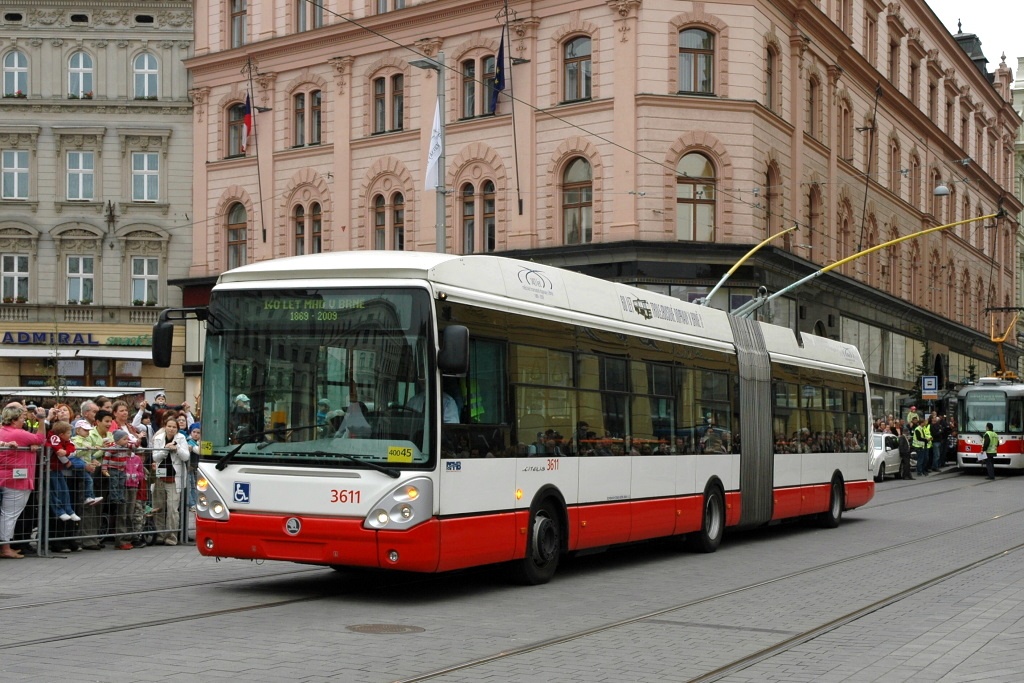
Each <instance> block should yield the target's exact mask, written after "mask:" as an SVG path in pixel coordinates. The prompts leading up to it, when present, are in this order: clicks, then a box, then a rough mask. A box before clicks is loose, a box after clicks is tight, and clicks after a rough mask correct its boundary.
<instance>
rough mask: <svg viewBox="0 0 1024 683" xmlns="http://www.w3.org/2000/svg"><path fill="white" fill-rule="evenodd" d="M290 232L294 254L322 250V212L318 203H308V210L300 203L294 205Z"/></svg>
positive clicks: (315, 252)
mask: <svg viewBox="0 0 1024 683" xmlns="http://www.w3.org/2000/svg"><path fill="white" fill-rule="evenodd" d="M292 233H293V235H294V237H295V255H296V256H301V255H303V254H319V253H320V252H321V251H323V213H322V211H321V209H320V204H319V203H317V202H313V203H312V204H310V205H309V211H306V207H304V206H302V205H301V204H297V205H296V206H295V208H294V209H293V210H292Z"/></svg>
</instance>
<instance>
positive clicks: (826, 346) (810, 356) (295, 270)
mask: <svg viewBox="0 0 1024 683" xmlns="http://www.w3.org/2000/svg"><path fill="white" fill-rule="evenodd" d="M339 278H344V279H352V278H366V279H414V280H425V281H427V282H430V283H432V286H433V287H434V289H435V290H437V291H443V292H444V293H445V294H446V295H447V296H448V297H449V298H450V299H451V300H453V301H464V302H467V303H469V302H471V303H482V304H484V305H490V306H501V307H505V308H509V309H513V308H516V309H520V310H525V311H532V312H534V313H535V314H543V313H544V309H548V314H551V315H557V312H558V311H566V312H572V317H573V318H574V319H579V318H583V319H584V324H585V319H587V318H590V319H592V320H595V321H596V319H603V320H605V321H615V322H616V323H619V324H622V323H625V324H626V325H628V326H630V327H634V328H635V327H639V328H642V329H634V330H633V331H634V332H635V333H643V332H644V330H646V333H647V334H650V335H652V336H662V335H666V336H674V335H683V336H685V337H688V338H690V339H691V340H694V341H700V340H704V341H705V343H707V342H708V341H710V342H712V343H718V344H729V345H731V344H732V343H733V340H732V328H731V327H730V325H729V320H728V314H727V313H725V312H724V311H720V310H718V309H714V308H710V307H702V306H697V305H695V304H692V303H688V302H685V301H682V300H680V299H677V298H675V297H672V296H669V295H666V294H659V293H657V292H652V291H649V290H645V289H640V288H639V287H632V286H629V285H624V284H621V283H617V282H610V281H608V280H602V279H600V278H595V277H592V276H589V275H583V274H581V273H576V272H573V271H570V270H564V269H561V268H557V267H555V266H548V265H543V264H540V263H533V262H529V261H521V260H517V259H510V258H505V257H501V256H490V255H483V254H480V255H468V256H462V255H457V254H438V253H434V252H419V251H345V252H331V253H323V254H310V255H307V256H293V257H288V258H281V259H274V260H271V261H261V262H258V263H253V264H250V265H246V266H242V267H241V268H236V269H234V270H230V271H227V272H226V273H223V274H222V275H221V276H220V278H219V280H218V286H220V285H229V286H230V288H231V289H235V288H236V287H237V286H239V285H241V284H243V283H257V282H258V283H261V284H263V285H265V284H267V283H268V282H273V281H276V282H279V283H280V284H281V285H282V286H288V281H298V280H304V281H307V282H304V283H303V285H302V286H307V283H308V281H315V282H316V285H315V286H329V285H328V282H327V281H329V280H331V279H339ZM295 284H296V285H298V283H297V282H296V283H295ZM551 309H555V310H554V311H552V310H551ZM761 329H762V333H763V336H764V339H765V344H766V346H767V348H768V351H769V353H771V354H772V355H773V357H776V360H778V361H780V362H787V360H789V361H791V362H795V363H799V364H806V363H807V361H809V360H810V361H816V362H818V363H822V364H825V365H828V366H830V367H840V368H843V367H845V368H851V369H855V370H858V371H862V370H863V368H864V365H863V362H862V361H861V358H860V354H859V353H857V350H856V348H854V347H853V346H851V345H849V344H843V343H840V342H838V341H834V340H832V339H828V338H826V337H817V336H814V335H810V334H805V335H802V344H801V343H798V341H797V338H796V335H795V333H794V332H793V331H792V330H790V329H788V328H785V327H779V326H776V325H768V324H762V325H761ZM659 333H660V334H659Z"/></svg>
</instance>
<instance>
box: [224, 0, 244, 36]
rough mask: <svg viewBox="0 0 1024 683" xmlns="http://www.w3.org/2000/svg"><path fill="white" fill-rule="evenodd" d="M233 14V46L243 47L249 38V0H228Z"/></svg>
mask: <svg viewBox="0 0 1024 683" xmlns="http://www.w3.org/2000/svg"><path fill="white" fill-rule="evenodd" d="M228 3H229V9H230V14H231V47H242V46H243V45H245V44H246V43H247V42H248V40H247V36H246V33H247V29H246V24H247V23H248V16H247V14H248V0H228Z"/></svg>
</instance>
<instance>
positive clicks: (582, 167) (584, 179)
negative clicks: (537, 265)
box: [562, 157, 594, 244]
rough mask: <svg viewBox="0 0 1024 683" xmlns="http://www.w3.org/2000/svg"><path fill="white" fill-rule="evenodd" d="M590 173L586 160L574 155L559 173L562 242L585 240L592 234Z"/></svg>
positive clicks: (590, 237) (592, 192) (591, 238)
mask: <svg viewBox="0 0 1024 683" xmlns="http://www.w3.org/2000/svg"><path fill="white" fill-rule="evenodd" d="M593 204H594V175H593V171H592V170H591V168H590V162H589V161H587V160H586V159H584V158H583V157H576V158H575V159H573V160H572V161H571V162H569V165H568V166H567V167H566V169H565V173H564V174H563V175H562V230H563V234H564V239H565V243H566V244H589V243H590V242H591V240H593V238H594V224H593V220H594V218H593Z"/></svg>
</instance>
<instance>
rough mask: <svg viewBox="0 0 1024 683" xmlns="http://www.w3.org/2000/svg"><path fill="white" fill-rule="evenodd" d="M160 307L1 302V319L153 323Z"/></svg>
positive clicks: (52, 321) (29, 321)
mask: <svg viewBox="0 0 1024 683" xmlns="http://www.w3.org/2000/svg"><path fill="white" fill-rule="evenodd" d="M162 310H163V308H162V307H160V306H98V305H95V304H89V305H83V304H60V305H47V304H34V303H24V304H18V303H0V322H17V323H56V324H64V323H109V324H131V325H152V324H154V323H155V322H156V320H157V318H158V317H159V316H160V311H162Z"/></svg>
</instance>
